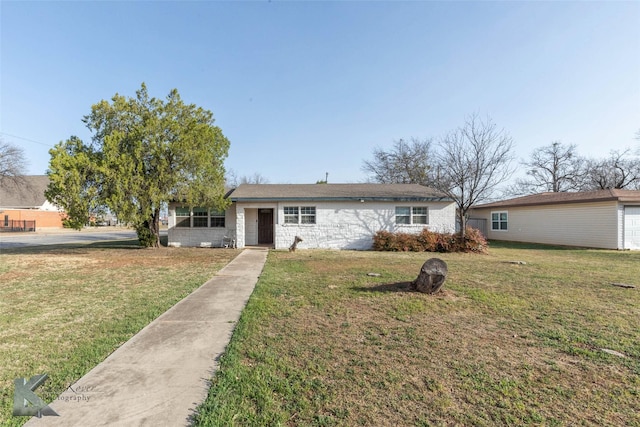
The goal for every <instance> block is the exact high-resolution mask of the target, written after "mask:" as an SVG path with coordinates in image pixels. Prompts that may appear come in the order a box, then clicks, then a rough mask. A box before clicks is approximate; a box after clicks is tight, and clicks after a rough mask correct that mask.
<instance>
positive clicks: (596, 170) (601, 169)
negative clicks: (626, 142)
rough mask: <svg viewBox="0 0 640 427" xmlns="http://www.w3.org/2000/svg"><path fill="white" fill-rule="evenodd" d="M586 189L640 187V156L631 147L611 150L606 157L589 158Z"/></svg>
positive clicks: (586, 170) (585, 176) (586, 169)
mask: <svg viewBox="0 0 640 427" xmlns="http://www.w3.org/2000/svg"><path fill="white" fill-rule="evenodd" d="M584 180H585V182H584V189H586V190H604V189H608V188H627V189H640V158H638V157H634V156H632V153H631V149H626V150H624V151H617V150H614V151H611V154H610V156H609V157H608V158H606V159H601V160H598V159H593V160H588V161H587V163H586V167H585V174H584Z"/></svg>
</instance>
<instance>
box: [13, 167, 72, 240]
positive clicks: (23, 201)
mask: <svg viewBox="0 0 640 427" xmlns="http://www.w3.org/2000/svg"><path fill="white" fill-rule="evenodd" d="M48 185H49V177H47V176H46V175H30V176H22V177H19V178H17V179H4V180H2V181H0V231H2V230H11V229H13V230H24V231H35V229H36V228H37V229H42V228H62V215H61V212H60V210H59V209H58V208H57V207H56V206H54V205H53V204H51V203H50V202H49V201H48V200H47V199H46V197H45V196H44V192H45V190H46V189H47V186H48Z"/></svg>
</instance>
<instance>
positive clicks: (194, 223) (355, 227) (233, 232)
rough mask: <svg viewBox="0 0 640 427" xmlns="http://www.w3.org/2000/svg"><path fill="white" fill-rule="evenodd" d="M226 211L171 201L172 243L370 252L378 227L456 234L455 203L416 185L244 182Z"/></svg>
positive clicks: (232, 194) (170, 224)
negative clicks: (293, 246)
mask: <svg viewBox="0 0 640 427" xmlns="http://www.w3.org/2000/svg"><path fill="white" fill-rule="evenodd" d="M227 197H228V198H229V199H230V200H231V202H232V203H231V206H230V207H229V208H228V209H227V210H226V211H225V212H217V211H215V210H211V209H207V208H206V207H189V206H183V205H181V204H179V203H171V204H170V205H169V232H168V235H169V245H170V246H205V247H207V246H221V245H228V244H235V245H236V246H237V247H239V248H242V247H245V246H252V245H264V246H268V247H273V248H276V249H286V248H288V247H289V246H290V245H291V244H292V243H293V241H294V239H295V237H296V236H298V237H300V238H302V242H301V243H300V244H299V245H298V247H299V248H331V249H370V248H371V246H372V243H373V236H374V234H375V233H376V232H377V231H379V230H388V231H405V232H415V233H417V232H420V231H421V230H422V229H423V228H425V227H428V228H429V229H431V230H434V231H443V232H444V231H446V232H453V231H455V205H454V203H453V201H452V200H451V199H449V198H447V197H446V196H445V195H444V194H442V193H440V192H438V191H436V190H433V189H431V188H428V187H424V186H420V185H416V184H242V185H240V186H239V187H238V188H236V189H234V190H232V191H231V192H230V193H229V194H228V195H227Z"/></svg>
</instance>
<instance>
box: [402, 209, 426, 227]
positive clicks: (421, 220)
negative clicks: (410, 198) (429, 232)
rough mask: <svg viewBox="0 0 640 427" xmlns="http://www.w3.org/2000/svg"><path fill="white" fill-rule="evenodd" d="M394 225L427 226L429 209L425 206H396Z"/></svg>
mask: <svg viewBox="0 0 640 427" xmlns="http://www.w3.org/2000/svg"><path fill="white" fill-rule="evenodd" d="M396 224H397V225H407V224H421V225H427V224H429V209H428V208H427V207H426V206H396Z"/></svg>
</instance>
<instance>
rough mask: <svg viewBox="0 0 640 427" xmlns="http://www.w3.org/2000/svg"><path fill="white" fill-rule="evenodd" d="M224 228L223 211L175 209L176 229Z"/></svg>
mask: <svg viewBox="0 0 640 427" xmlns="http://www.w3.org/2000/svg"><path fill="white" fill-rule="evenodd" d="M192 216H193V225H192V224H191V217H192ZM224 226H225V213H224V211H217V210H215V209H211V210H209V209H207V208H193V210H190V209H189V208H184V207H181V208H176V227H180V228H190V227H193V228H207V227H222V228H224Z"/></svg>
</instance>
